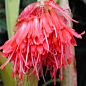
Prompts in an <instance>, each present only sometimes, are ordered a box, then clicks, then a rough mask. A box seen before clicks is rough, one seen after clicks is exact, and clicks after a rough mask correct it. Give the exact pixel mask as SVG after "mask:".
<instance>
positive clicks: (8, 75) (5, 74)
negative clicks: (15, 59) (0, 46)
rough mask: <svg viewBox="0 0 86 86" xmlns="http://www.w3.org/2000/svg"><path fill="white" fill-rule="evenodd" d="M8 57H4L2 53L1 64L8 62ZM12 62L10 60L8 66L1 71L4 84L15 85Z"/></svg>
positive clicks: (5, 85)
mask: <svg viewBox="0 0 86 86" xmlns="http://www.w3.org/2000/svg"><path fill="white" fill-rule="evenodd" d="M6 60H7V58H3V57H2V55H1V54H0V65H2V64H4V63H5V62H6ZM11 66H12V64H11V63H10V62H9V63H8V64H7V65H6V67H5V68H4V69H3V70H2V71H1V70H0V74H1V78H2V81H3V83H4V86H15V85H14V78H13V77H12V67H11Z"/></svg>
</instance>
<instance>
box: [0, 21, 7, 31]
mask: <svg viewBox="0 0 86 86" xmlns="http://www.w3.org/2000/svg"><path fill="white" fill-rule="evenodd" d="M2 31H6V20H5V19H0V32H2Z"/></svg>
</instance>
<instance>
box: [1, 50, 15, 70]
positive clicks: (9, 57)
mask: <svg viewBox="0 0 86 86" xmlns="http://www.w3.org/2000/svg"><path fill="white" fill-rule="evenodd" d="M14 51H15V50H14ZM14 51H13V53H12V54H11V56H8V59H7V61H6V62H5V63H4V64H3V65H2V66H1V67H0V69H1V70H3V69H4V68H5V66H6V65H7V64H8V62H9V61H10V60H11V58H12V56H13V54H14Z"/></svg>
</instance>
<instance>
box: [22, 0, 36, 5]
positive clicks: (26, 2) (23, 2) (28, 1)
mask: <svg viewBox="0 0 86 86" xmlns="http://www.w3.org/2000/svg"><path fill="white" fill-rule="evenodd" d="M36 1H37V0H22V5H23V7H26V6H27V5H29V4H31V3H33V2H36Z"/></svg>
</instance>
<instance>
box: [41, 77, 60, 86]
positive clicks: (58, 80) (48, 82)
mask: <svg viewBox="0 0 86 86" xmlns="http://www.w3.org/2000/svg"><path fill="white" fill-rule="evenodd" d="M56 82H60V79H59V78H58V79H56ZM51 83H54V79H51V80H49V81H47V82H46V83H44V84H43V85H42V86H47V85H49V84H51Z"/></svg>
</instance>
